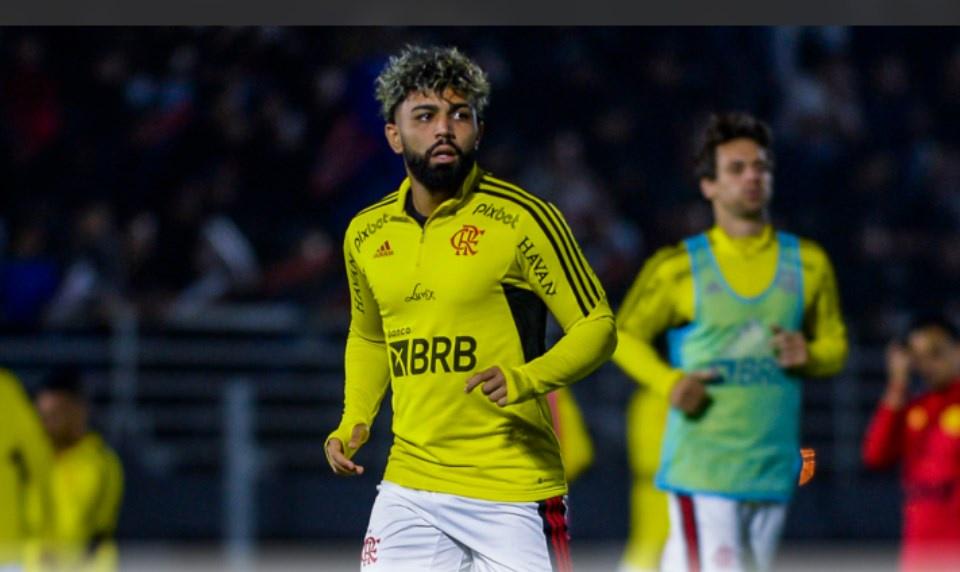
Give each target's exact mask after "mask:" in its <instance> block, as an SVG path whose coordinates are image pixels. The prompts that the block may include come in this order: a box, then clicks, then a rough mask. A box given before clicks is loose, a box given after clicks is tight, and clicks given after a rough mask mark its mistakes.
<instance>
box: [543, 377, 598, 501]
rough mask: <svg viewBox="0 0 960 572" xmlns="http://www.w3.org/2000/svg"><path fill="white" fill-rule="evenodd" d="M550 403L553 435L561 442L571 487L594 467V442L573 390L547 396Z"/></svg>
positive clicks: (565, 474) (566, 472)
mask: <svg viewBox="0 0 960 572" xmlns="http://www.w3.org/2000/svg"><path fill="white" fill-rule="evenodd" d="M547 403H549V404H550V412H551V413H552V414H553V431H554V432H555V433H556V434H557V440H558V441H560V458H561V459H563V475H564V477H566V479H567V483H572V482H573V481H575V480H576V479H577V478H578V477H580V475H582V474H583V473H584V471H586V470H587V469H589V468H590V465H592V464H593V440H592V439H591V438H590V431H589V430H588V429H587V424H586V422H584V420H583V413H582V412H581V411H580V406H579V405H577V400H576V398H575V397H574V395H573V390H572V389H571V388H569V387H562V388H560V389H558V390H556V391H554V392H552V393H548V394H547Z"/></svg>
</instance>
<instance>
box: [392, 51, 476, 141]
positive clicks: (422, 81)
mask: <svg viewBox="0 0 960 572" xmlns="http://www.w3.org/2000/svg"><path fill="white" fill-rule="evenodd" d="M375 83H376V97H377V101H379V102H380V115H382V116H383V118H384V119H385V120H386V121H387V122H390V123H392V122H393V120H394V112H395V111H396V110H397V106H398V105H400V103H401V102H403V100H404V99H406V97H407V96H408V95H410V94H411V93H413V92H430V91H432V92H435V93H443V91H444V90H445V89H447V88H450V89H452V90H453V91H455V92H457V93H458V94H460V95H461V96H462V97H463V98H464V99H466V100H467V101H468V102H469V103H470V105H471V106H472V107H473V108H474V110H475V111H476V113H477V116H478V117H481V118H482V117H483V110H484V108H485V107H486V106H487V103H488V102H489V100H490V82H489V81H487V74H485V73H484V71H483V70H482V69H480V66H478V65H477V64H476V62H474V61H473V60H471V59H470V58H468V57H467V56H466V55H465V54H464V53H463V52H461V51H460V50H458V49H457V48H454V47H436V46H431V47H421V46H412V45H407V46H406V47H404V49H403V51H401V52H400V53H399V54H397V55H395V56H391V57H390V60H389V61H388V62H387V65H386V67H385V68H384V69H383V71H382V72H380V75H379V76H377V80H376V82H375Z"/></svg>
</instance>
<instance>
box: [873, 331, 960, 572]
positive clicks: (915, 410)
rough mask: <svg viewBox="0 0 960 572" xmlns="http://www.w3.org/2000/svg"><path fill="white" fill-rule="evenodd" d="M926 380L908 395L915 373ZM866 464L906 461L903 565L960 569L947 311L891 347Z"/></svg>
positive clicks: (959, 343)
mask: <svg viewBox="0 0 960 572" xmlns="http://www.w3.org/2000/svg"><path fill="white" fill-rule="evenodd" d="M911 369H913V370H915V371H917V372H918V373H919V374H920V376H921V377H922V378H923V380H924V382H925V383H926V385H927V390H926V391H925V392H923V393H922V394H921V395H919V396H917V397H915V398H913V399H911V398H910V372H911ZM863 460H864V462H865V463H866V464H867V466H868V467H870V468H874V469H883V468H888V467H891V466H893V465H895V464H896V463H897V462H898V461H902V463H903V477H902V479H903V488H904V492H905V497H906V498H905V500H904V505H903V550H902V553H901V560H900V562H901V569H902V570H905V571H919V570H938V571H944V572H946V571H948V570H960V337H958V333H957V329H956V326H954V325H953V324H952V323H951V322H950V321H948V320H947V319H946V318H945V317H943V316H938V315H930V316H923V317H920V318H918V319H917V320H915V321H914V323H913V324H912V325H911V327H910V330H909V334H908V336H907V343H906V346H903V345H901V344H900V343H898V342H892V343H891V344H890V345H889V346H888V347H887V388H886V391H885V392H884V394H883V397H882V398H881V400H880V403H879V405H878V406H877V410H876V413H874V415H873V419H872V421H871V422H870V426H869V428H868V430H867V434H866V436H865V438H864V442H863Z"/></svg>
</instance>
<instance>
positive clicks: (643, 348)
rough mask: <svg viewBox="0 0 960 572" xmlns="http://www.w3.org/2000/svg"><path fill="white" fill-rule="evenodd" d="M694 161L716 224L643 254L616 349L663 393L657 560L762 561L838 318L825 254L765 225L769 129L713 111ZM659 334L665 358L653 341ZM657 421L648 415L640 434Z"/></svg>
mask: <svg viewBox="0 0 960 572" xmlns="http://www.w3.org/2000/svg"><path fill="white" fill-rule="evenodd" d="M696 160H697V165H696V176H697V178H698V180H699V184H700V190H701V192H702V193H703V196H704V197H705V198H706V199H707V200H708V201H710V202H711V203H712V206H713V213H714V218H715V223H716V224H715V226H714V227H713V228H711V229H710V230H709V231H707V232H705V233H703V234H700V235H697V236H694V237H691V238H689V239H687V240H684V241H683V242H682V243H681V244H679V245H677V246H672V247H668V248H664V249H662V250H660V251H659V252H657V253H655V254H654V256H653V257H652V258H651V259H650V260H649V261H648V262H647V263H646V264H645V266H644V268H643V269H642V270H641V272H640V274H639V276H638V278H637V280H636V282H635V283H634V285H633V286H632V287H631V290H630V291H629V292H628V294H627V297H626V298H625V303H624V305H623V308H622V309H621V310H620V313H619V319H618V335H619V338H620V340H621V343H620V345H619V347H618V350H617V353H616V357H615V360H616V362H617V363H618V364H619V365H620V366H621V367H622V368H623V369H624V370H625V371H626V372H627V373H629V374H630V375H631V376H632V377H634V378H635V379H636V380H637V381H638V382H639V383H640V384H641V385H642V386H644V388H645V389H644V391H647V392H649V393H650V394H651V395H661V396H668V400H669V404H670V410H669V412H668V414H667V424H666V428H665V435H664V441H663V447H662V451H661V461H660V467H659V470H658V472H657V476H656V483H657V486H659V487H660V488H662V489H664V490H666V491H668V493H669V495H668V511H669V521H670V527H669V536H668V540H667V543H666V546H665V548H664V553H663V558H662V568H663V569H664V570H668V571H674V570H743V569H748V568H754V569H758V570H767V569H769V568H770V566H771V564H772V561H773V558H774V554H775V550H776V545H777V542H778V540H779V537H780V533H781V531H782V529H783V524H784V520H785V518H786V509H787V502H788V500H789V499H790V497H791V495H792V493H793V490H794V488H795V486H796V483H797V480H798V479H797V478H798V474H799V472H800V467H801V457H800V449H799V438H800V435H799V433H800V406H801V377H803V376H827V375H833V374H835V373H837V372H838V371H840V369H841V368H842V366H843V363H844V361H845V358H846V354H847V341H846V328H845V326H844V324H843V320H842V318H841V315H840V306H839V300H838V295H837V286H836V283H835V279H834V273H833V268H832V267H831V265H830V262H829V260H828V258H827V255H826V254H825V253H824V252H823V250H822V249H821V248H820V247H819V246H818V245H816V244H815V243H814V242H812V241H809V240H804V239H799V238H797V237H796V236H794V235H791V234H788V233H784V232H777V231H775V230H774V229H773V227H772V226H771V224H770V217H769V213H768V204H769V202H770V198H771V195H772V191H773V156H772V149H771V133H770V129H769V127H768V126H767V125H766V124H765V123H763V122H761V121H759V120H757V119H756V118H754V117H752V116H750V115H748V114H743V113H725V114H722V115H715V116H712V117H711V118H710V120H709V124H708V125H707V126H706V128H705V130H704V132H703V134H702V137H701V140H700V146H699V148H698V152H697V156H696ZM664 332H666V333H667V344H668V348H669V354H670V359H669V362H667V361H665V360H664V359H662V358H661V357H660V356H659V355H658V354H657V351H656V350H655V348H654V346H653V342H654V340H655V339H656V338H657V337H658V336H659V335H660V334H661V333H664ZM633 422H640V423H644V422H646V420H637V419H634V421H633ZM659 422H660V420H659V419H658V418H657V416H656V415H654V414H651V417H650V421H649V423H650V425H651V427H650V429H649V431H650V433H649V435H650V439H651V440H653V439H655V436H656V431H657V424H658V423H659ZM644 429H646V428H645V427H644ZM631 430H635V429H634V428H631ZM648 445H649V444H648ZM651 456H652V455H651ZM653 502H656V501H655V499H653ZM651 538H652V534H651ZM644 564H646V565H648V563H644Z"/></svg>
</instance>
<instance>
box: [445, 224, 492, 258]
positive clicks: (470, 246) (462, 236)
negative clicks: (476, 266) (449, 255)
mask: <svg viewBox="0 0 960 572" xmlns="http://www.w3.org/2000/svg"><path fill="white" fill-rule="evenodd" d="M483 233H484V231H483V230H482V229H480V228H478V227H476V226H474V225H472V224H465V225H463V228H461V229H460V230H458V231H457V232H455V233H453V236H451V237H450V245H451V246H453V249H454V250H455V251H456V253H457V256H461V255H467V256H473V255H474V254H476V253H477V242H478V241H479V240H480V236H481V235H482V234H483Z"/></svg>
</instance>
